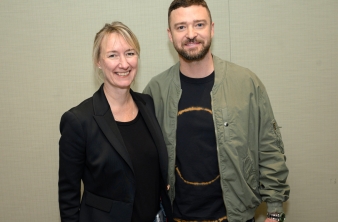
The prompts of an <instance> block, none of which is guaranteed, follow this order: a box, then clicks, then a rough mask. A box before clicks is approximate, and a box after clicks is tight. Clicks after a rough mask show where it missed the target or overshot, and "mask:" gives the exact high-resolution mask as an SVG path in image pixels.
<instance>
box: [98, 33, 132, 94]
mask: <svg viewBox="0 0 338 222" xmlns="http://www.w3.org/2000/svg"><path fill="white" fill-rule="evenodd" d="M97 65H98V67H99V68H100V69H102V72H103V74H104V84H105V87H109V88H111V87H112V88H120V89H129V88H130V85H131V83H132V82H133V81H134V79H135V76H136V73H137V65H138V55H137V53H136V51H135V50H134V49H133V48H132V47H131V46H130V45H129V44H128V43H127V42H126V40H124V38H123V37H122V36H120V35H119V34H116V33H111V34H109V35H107V36H105V37H104V38H103V40H102V43H101V55H100V60H99V62H98V64H97Z"/></svg>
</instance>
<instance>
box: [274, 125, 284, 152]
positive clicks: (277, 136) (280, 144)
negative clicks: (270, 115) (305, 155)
mask: <svg viewBox="0 0 338 222" xmlns="http://www.w3.org/2000/svg"><path fill="white" fill-rule="evenodd" d="M280 128H281V127H279V126H278V124H277V122H276V120H275V119H273V120H272V121H271V130H272V132H273V133H274V135H275V143H276V146H277V147H278V148H279V149H280V151H281V152H282V153H284V143H283V140H282V134H281V132H280Z"/></svg>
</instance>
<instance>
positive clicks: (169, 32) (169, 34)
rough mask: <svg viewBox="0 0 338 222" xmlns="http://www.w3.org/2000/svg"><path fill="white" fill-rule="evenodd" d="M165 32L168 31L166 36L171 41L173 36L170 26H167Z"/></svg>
mask: <svg viewBox="0 0 338 222" xmlns="http://www.w3.org/2000/svg"><path fill="white" fill-rule="evenodd" d="M167 33H168V37H169V40H170V42H173V36H172V35H171V30H170V28H167Z"/></svg>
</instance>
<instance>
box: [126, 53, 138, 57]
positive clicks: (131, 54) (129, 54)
mask: <svg viewBox="0 0 338 222" xmlns="http://www.w3.org/2000/svg"><path fill="white" fill-rule="evenodd" d="M135 54H136V53H135V52H127V54H126V56H128V57H131V56H134V55H135Z"/></svg>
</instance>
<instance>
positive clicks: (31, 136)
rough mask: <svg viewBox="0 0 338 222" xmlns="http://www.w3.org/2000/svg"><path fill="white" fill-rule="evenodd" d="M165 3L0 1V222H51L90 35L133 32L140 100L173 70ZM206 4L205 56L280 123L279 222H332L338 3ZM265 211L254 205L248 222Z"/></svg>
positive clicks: (88, 77)
mask: <svg viewBox="0 0 338 222" xmlns="http://www.w3.org/2000/svg"><path fill="white" fill-rule="evenodd" d="M153 2H156V4H154V3H153ZM170 2H171V1H170V0H165V1H163V0H162V1H150V0H145V1H132V0H124V1H108V0H102V1H51V0H47V1H46V0H35V1H15V0H14V1H13V0H1V2H0V51H1V54H0V103H1V105H0V113H1V115H0V151H1V154H0V221H6V222H7V221H11V222H22V221H27V222H33V221H34V222H40V221H41V222H46V221H48V222H54V221H55V222H56V221H59V211H58V202H57V180H58V139H59V132H58V124H59V120H60V117H61V115H62V113H63V112H65V111H66V110H67V109H69V108H71V107H72V106H75V105H77V104H78V103H80V102H81V101H82V100H84V99H85V98H87V97H89V96H91V95H92V94H93V92H94V91H95V90H96V89H97V88H98V83H97V81H96V79H95V77H94V76H93V74H92V65H91V47H92V42H93V38H94V35H95V33H96V32H97V31H98V30H99V29H100V28H101V27H102V26H103V24H104V23H106V22H111V21H113V20H120V21H123V22H124V23H126V24H127V25H128V26H130V28H132V30H134V32H135V33H136V35H137V36H138V38H139V40H140V43H141V65H140V70H139V75H138V77H137V82H136V84H135V85H134V89H135V90H137V91H142V90H143V88H144V86H145V85H146V83H147V82H148V81H149V79H150V78H151V77H152V76H154V75H156V74H157V73H159V72H161V71H162V70H164V69H166V68H168V67H169V66H170V65H172V64H173V63H174V62H175V61H177V56H176V54H175V51H174V50H173V48H172V47H171V44H170V42H169V41H168V38H167V35H166V24H167V17H166V13H167V8H168V5H169V3H170ZM209 6H210V9H211V11H212V15H213V19H214V22H215V38H214V41H213V47H212V49H213V52H214V54H216V55H218V56H220V57H222V58H224V59H227V60H230V61H232V62H235V63H238V64H240V65H243V66H246V67H248V68H250V69H251V70H253V71H254V72H255V73H256V74H257V75H258V76H259V77H260V78H261V80H262V81H263V82H264V83H265V85H266V88H267V90H268V92H269V95H270V99H271V103H272V105H273V107H274V111H275V116H276V118H277V120H278V122H279V124H280V125H281V126H282V134H283V138H284V143H285V149H286V155H287V164H288V166H289V168H290V176H289V180H288V181H289V183H290V185H291V197H290V200H289V201H288V202H287V203H286V204H285V210H286V212H287V215H288V221H304V222H305V221H326V220H325V219H323V218H324V217H329V218H333V220H335V216H334V215H335V214H334V213H335V212H336V210H337V209H338V201H337V199H338V184H337V179H338V161H337V157H338V151H337V150H338V149H337V141H338V140H337V137H338V127H337V126H338V117H337V108H338V99H337V95H338V89H337V83H338V75H337V73H338V62H337V59H338V44H337V40H338V25H337V24H338V15H337V10H338V2H337V1H336V0H323V1H318V0H317V1H314V0H298V1H293V0H284V1H267V0H266V1H263V0H256V1H235V0H217V1H216V0H209ZM264 213H265V208H264V204H263V205H262V207H260V208H259V210H258V213H257V218H258V221H259V222H262V221H263V218H264V215H263V214H264ZM327 220H329V219H327ZM330 220H331V219H330Z"/></svg>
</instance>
